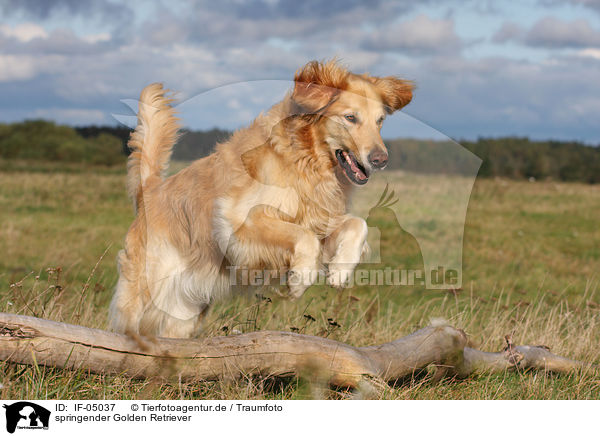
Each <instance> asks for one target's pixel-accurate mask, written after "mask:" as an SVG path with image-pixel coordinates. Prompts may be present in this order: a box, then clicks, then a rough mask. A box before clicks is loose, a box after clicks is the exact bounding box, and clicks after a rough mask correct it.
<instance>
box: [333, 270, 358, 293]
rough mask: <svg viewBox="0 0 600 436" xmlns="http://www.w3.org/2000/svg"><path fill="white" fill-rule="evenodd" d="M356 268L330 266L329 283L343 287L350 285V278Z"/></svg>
mask: <svg viewBox="0 0 600 436" xmlns="http://www.w3.org/2000/svg"><path fill="white" fill-rule="evenodd" d="M353 272H354V268H335V267H334V268H332V267H330V268H329V272H328V273H327V284H328V285H329V286H331V287H333V288H337V289H342V288H347V287H348V286H350V284H351V283H350V278H351V277H352V273H353Z"/></svg>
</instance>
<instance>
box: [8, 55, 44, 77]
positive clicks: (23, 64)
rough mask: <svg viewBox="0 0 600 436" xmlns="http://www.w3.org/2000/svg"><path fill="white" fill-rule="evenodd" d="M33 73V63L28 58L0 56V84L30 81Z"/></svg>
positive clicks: (34, 69)
mask: <svg viewBox="0 0 600 436" xmlns="http://www.w3.org/2000/svg"><path fill="white" fill-rule="evenodd" d="M35 71H36V68H35V61H34V60H33V59H32V58H31V57H29V56H13V55H0V82H10V81H13V80H19V81H20V80H27V79H31V78H32V77H34V76H35Z"/></svg>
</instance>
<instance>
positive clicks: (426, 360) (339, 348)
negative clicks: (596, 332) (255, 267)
mask: <svg viewBox="0 0 600 436" xmlns="http://www.w3.org/2000/svg"><path fill="white" fill-rule="evenodd" d="M466 344H467V337H466V335H465V333H464V332H463V331H462V330H460V329H456V328H454V327H451V326H449V325H440V326H431V327H426V328H423V329H421V330H418V331H416V332H415V333H413V334H411V335H408V336H405V337H403V338H400V339H397V340H395V341H393V342H388V343H386V344H382V345H374V346H370V347H353V346H350V345H347V344H344V343H341V342H337V341H334V340H331V339H327V338H320V337H316V336H307V335H301V334H297V333H288V332H277V331H259V332H253V333H246V334H241V335H234V336H217V337H210V338H203V339H168V338H152V339H149V338H142V337H130V336H125V335H121V334H116V333H111V332H107V331H104V330H98V329H91V328H87V327H82V326H78V325H71V324H65V323H60V322H55V321H49V320H44V319H40V318H34V317H30V316H24V315H14V314H7V313H0V360H6V361H9V362H14V363H21V364H27V365H42V366H53V367H57V368H65V369H84V370H87V371H90V372H93V373H109V374H123V375H126V376H130V377H134V378H147V377H157V378H160V379H164V380H169V379H170V378H172V377H176V378H180V379H181V380H184V381H199V380H218V379H229V378H237V377H239V376H242V375H259V376H265V377H272V376H289V375H294V374H296V375H297V374H299V373H300V372H302V371H303V369H306V368H318V369H319V371H320V372H321V373H322V374H324V375H326V377H327V379H328V381H329V383H330V384H331V385H334V386H340V387H357V386H358V385H359V383H360V381H361V380H363V378H365V377H366V378H371V377H372V378H378V379H382V380H384V381H386V382H392V381H394V380H398V379H401V378H405V377H410V376H412V375H414V374H416V373H418V372H420V371H422V370H423V369H425V368H426V367H428V366H429V365H435V366H436V367H437V368H438V372H437V374H436V375H437V377H442V376H447V377H448V376H457V377H466V376H468V375H470V374H472V373H474V372H501V371H505V370H508V369H515V368H522V369H529V368H531V369H536V370H545V371H555V372H568V371H572V370H575V369H578V368H584V367H588V366H592V365H588V364H584V363H582V362H577V361H574V360H570V359H566V358H564V357H561V356H557V355H554V354H552V353H550V351H549V350H548V349H547V348H545V347H532V346H514V345H513V344H512V342H511V341H510V340H508V346H507V348H506V349H505V350H503V351H501V352H498V353H487V352H484V351H479V350H475V349H472V348H468V347H466Z"/></svg>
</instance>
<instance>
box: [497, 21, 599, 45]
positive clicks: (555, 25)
mask: <svg viewBox="0 0 600 436" xmlns="http://www.w3.org/2000/svg"><path fill="white" fill-rule="evenodd" d="M492 40H493V41H494V42H498V43H502V42H506V41H511V40H512V41H518V42H521V43H523V44H525V45H528V46H531V47H542V48H584V47H600V30H597V29H594V28H593V27H592V26H591V25H590V23H589V22H588V21H587V20H585V19H582V18H580V19H576V20H573V21H563V20H560V19H558V18H555V17H545V18H542V19H540V20H538V21H536V22H535V23H534V24H533V26H532V27H531V28H530V29H529V30H526V29H524V28H523V27H521V26H518V25H517V24H515V23H512V22H507V23H504V24H503V25H502V27H501V28H500V29H499V30H498V31H497V32H496V34H495V35H494V36H493V38H492Z"/></svg>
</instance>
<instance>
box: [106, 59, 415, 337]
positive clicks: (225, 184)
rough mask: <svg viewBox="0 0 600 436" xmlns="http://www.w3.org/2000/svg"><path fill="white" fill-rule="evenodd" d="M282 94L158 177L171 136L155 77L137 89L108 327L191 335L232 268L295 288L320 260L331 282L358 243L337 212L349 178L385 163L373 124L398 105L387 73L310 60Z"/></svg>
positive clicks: (404, 90) (344, 274)
mask: <svg viewBox="0 0 600 436" xmlns="http://www.w3.org/2000/svg"><path fill="white" fill-rule="evenodd" d="M294 82H295V83H294V87H293V89H292V90H291V91H290V92H289V93H288V94H287V95H286V96H285V98H284V99H283V100H282V101H281V102H279V103H277V104H275V105H274V106H273V107H272V108H271V109H270V110H269V111H268V112H267V113H265V114H261V115H259V116H258V117H257V118H256V119H255V120H254V121H253V123H252V124H251V125H250V126H249V127H247V128H244V129H241V130H238V131H236V132H235V133H234V134H233V136H232V137H231V138H230V139H229V140H228V141H227V142H225V143H222V144H217V146H216V150H215V152H214V153H213V154H211V155H210V156H208V157H205V158H203V159H199V160H197V161H195V162H193V163H192V164H191V165H190V166H189V167H187V168H185V169H183V170H181V171H180V172H179V173H177V174H175V175H173V176H171V177H168V178H164V177H163V174H164V172H165V169H166V167H167V165H168V162H169V158H170V155H171V150H172V147H173V145H174V143H175V142H176V139H177V131H178V129H179V124H178V120H177V118H176V117H175V114H174V109H173V107H172V106H171V103H172V100H171V99H170V98H168V97H167V92H166V91H165V90H164V89H163V87H162V85H160V84H152V85H149V86H148V87H146V88H145V89H144V90H143V91H142V94H141V97H140V103H139V113H138V125H137V127H136V129H135V131H134V132H133V133H132V135H131V138H130V140H129V147H130V149H131V151H132V153H131V155H130V156H129V161H128V176H127V190H128V194H129V196H130V198H131V199H132V201H133V203H134V207H135V210H136V214H137V216H136V218H135V221H134V222H133V224H132V225H131V228H130V229H129V232H128V234H127V237H126V240H125V247H124V249H123V250H122V251H121V252H120V253H119V256H118V266H119V281H118V283H117V286H116V291H115V295H114V297H113V300H112V303H111V306H110V319H111V325H112V328H113V330H115V331H119V332H129V333H136V334H143V335H154V336H166V337H190V336H193V335H195V334H196V333H197V332H198V329H199V325H200V321H201V320H202V318H203V316H204V314H205V313H206V310H207V309H208V307H209V306H210V305H211V303H212V302H213V301H215V299H218V298H221V297H223V296H224V295H227V294H228V293H229V292H231V290H232V288H235V286H234V283H232V277H235V274H232V272H231V269H232V268H233V267H244V268H248V269H254V270H264V269H269V270H279V271H283V275H284V276H285V278H286V280H287V286H288V289H289V295H290V296H291V297H292V298H298V297H300V296H301V295H302V294H303V292H304V291H305V290H306V288H308V287H309V286H310V285H311V284H312V283H314V281H315V279H316V277H317V273H318V271H319V270H320V269H322V268H326V269H327V283H328V284H329V285H331V286H334V287H338V288H340V287H343V286H345V284H346V283H347V282H348V279H349V277H350V275H351V274H352V273H353V270H354V267H355V266H356V264H357V263H358V262H359V261H360V257H361V254H362V253H363V251H364V250H365V248H366V237H367V225H366V223H365V221H364V220H363V219H361V218H358V217H354V216H351V215H349V214H348V213H347V204H348V200H349V196H350V194H351V191H352V189H353V187H354V186H357V185H364V184H365V183H367V181H368V179H369V176H370V175H371V172H372V171H373V170H375V169H382V168H383V167H385V165H386V163H387V159H388V155H387V150H386V148H385V145H384V143H383V141H382V139H381V135H380V129H381V126H382V123H383V121H384V118H385V116H386V114H390V113H392V112H394V111H396V110H398V109H400V108H402V107H403V106H405V105H407V104H408V103H409V102H410V101H411V98H412V91H413V85H412V83H411V82H410V81H407V80H403V79H400V78H397V77H372V76H369V75H366V74H364V75H357V74H353V73H351V72H349V71H347V70H346V69H345V68H343V67H342V66H340V65H339V64H338V63H337V62H335V61H330V62H317V61H313V62H310V63H308V64H307V65H305V66H304V67H302V68H301V69H300V70H299V71H298V72H297V73H296V75H295V77H294Z"/></svg>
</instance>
